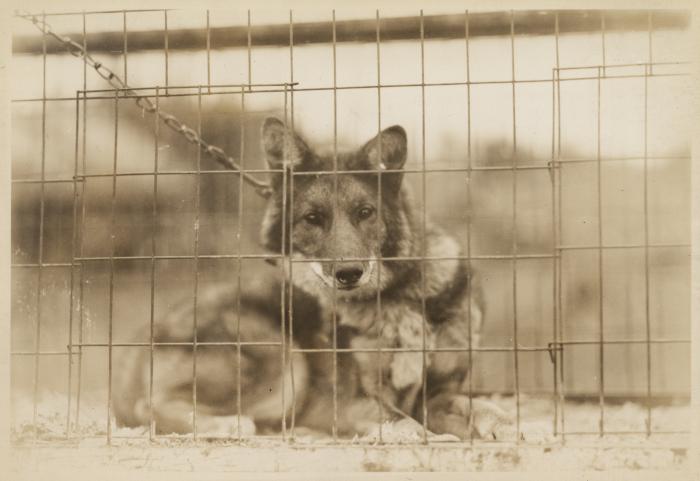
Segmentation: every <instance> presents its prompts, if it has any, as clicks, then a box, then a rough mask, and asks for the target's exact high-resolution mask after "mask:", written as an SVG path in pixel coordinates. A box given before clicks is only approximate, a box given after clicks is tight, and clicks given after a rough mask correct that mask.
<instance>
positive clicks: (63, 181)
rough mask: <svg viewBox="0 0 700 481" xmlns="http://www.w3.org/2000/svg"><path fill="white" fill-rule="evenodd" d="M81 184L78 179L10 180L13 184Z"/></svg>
mask: <svg viewBox="0 0 700 481" xmlns="http://www.w3.org/2000/svg"><path fill="white" fill-rule="evenodd" d="M76 181H77V182H81V180H80V179H77V178H76V179H72V178H71V179H67V178H64V179H12V181H11V182H12V183H13V184H72V183H73V182H76Z"/></svg>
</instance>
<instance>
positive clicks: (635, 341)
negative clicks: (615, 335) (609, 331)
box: [551, 339, 691, 346]
mask: <svg viewBox="0 0 700 481" xmlns="http://www.w3.org/2000/svg"><path fill="white" fill-rule="evenodd" d="M647 342H649V343H651V344H689V343H690V342H691V341H690V339H648V340H647V339H618V340H606V341H603V342H601V341H598V340H596V341H553V342H552V343H551V344H552V345H553V346H555V345H564V346H568V345H599V344H604V345H605V344H625V345H627V344H646V343H647Z"/></svg>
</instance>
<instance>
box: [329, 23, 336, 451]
mask: <svg viewBox="0 0 700 481" xmlns="http://www.w3.org/2000/svg"><path fill="white" fill-rule="evenodd" d="M331 25H332V28H333V212H338V90H337V86H338V83H337V77H336V73H337V72H336V65H337V64H336V30H335V9H334V10H333V17H332V22H331ZM337 234H338V230H337V229H336V222H335V220H334V222H333V224H332V233H331V238H332V239H333V242H336V243H337ZM336 245H337V244H336ZM334 247H336V246H334ZM337 252H338V251H337V249H335V248H334V249H333V262H332V263H331V276H332V278H333V299H332V305H331V307H332V309H333V312H332V313H331V316H332V319H331V320H332V323H333V375H332V380H333V426H332V428H331V431H332V435H333V441H337V439H338V296H337V292H336V290H337V286H336V281H335V271H336V265H337V264H336V262H335V260H336V257H337Z"/></svg>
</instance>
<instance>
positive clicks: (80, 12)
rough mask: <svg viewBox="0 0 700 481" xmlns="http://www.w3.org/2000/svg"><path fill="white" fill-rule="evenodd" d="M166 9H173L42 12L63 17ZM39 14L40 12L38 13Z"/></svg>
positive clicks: (148, 9)
mask: <svg viewBox="0 0 700 481" xmlns="http://www.w3.org/2000/svg"><path fill="white" fill-rule="evenodd" d="M166 10H169V11H171V10H172V9H169V8H136V9H133V10H86V11H82V10H81V11H79V12H53V13H49V12H46V13H43V12H42V13H41V14H42V15H46V16H47V17H63V16H70V15H80V16H82V15H103V14H115V13H119V14H123V13H148V12H164V11H166ZM37 15H38V14H37Z"/></svg>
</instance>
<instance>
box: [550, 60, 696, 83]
mask: <svg viewBox="0 0 700 481" xmlns="http://www.w3.org/2000/svg"><path fill="white" fill-rule="evenodd" d="M690 64H691V63H690V62H686V61H678V60H676V61H670V62H634V63H616V64H607V65H581V66H577V67H553V68H552V70H554V71H562V70H586V69H588V70H597V69H599V68H600V69H603V68H605V69H606V70H607V69H610V68H623V67H645V68H646V67H649V66H657V65H690ZM596 78H598V77H596ZM600 78H601V79H603V78H605V76H603V75H601V77H600ZM562 80H563V79H562Z"/></svg>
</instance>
